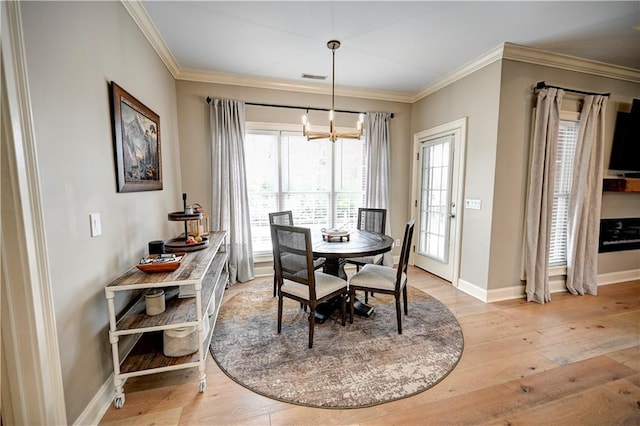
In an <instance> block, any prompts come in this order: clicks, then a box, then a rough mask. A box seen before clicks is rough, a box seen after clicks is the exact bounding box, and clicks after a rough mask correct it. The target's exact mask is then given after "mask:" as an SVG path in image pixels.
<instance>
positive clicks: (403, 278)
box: [349, 219, 415, 334]
mask: <svg viewBox="0 0 640 426" xmlns="http://www.w3.org/2000/svg"><path fill="white" fill-rule="evenodd" d="M414 224H415V220H414V219H411V220H410V221H409V222H407V224H406V226H405V230H404V239H403V241H402V251H401V252H400V260H399V262H398V267H397V268H391V267H389V266H382V265H375V264H368V265H364V266H363V267H362V269H361V270H360V271H359V272H356V274H355V275H353V276H352V277H351V279H350V280H349V299H350V300H349V322H350V323H353V304H354V301H355V293H356V291H357V290H361V291H365V292H366V291H370V292H372V293H373V292H375V293H383V294H392V295H393V296H394V297H395V299H396V318H397V321H398V334H402V314H401V311H400V295H401V294H402V299H403V302H404V314H405V315H407V314H408V313H409V309H408V306H407V267H408V265H409V254H410V247H411V238H412V237H413V226H414Z"/></svg>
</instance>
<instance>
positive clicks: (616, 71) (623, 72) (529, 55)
mask: <svg viewBox="0 0 640 426" xmlns="http://www.w3.org/2000/svg"><path fill="white" fill-rule="evenodd" d="M503 46H504V53H503V59H508V60H512V61H519V62H526V63H530V64H536V65H543V66H546V67H552V68H559V69H563V70H567V71H576V72H580V73H584V74H592V75H596V76H599V77H607V78H613V79H616V80H624V81H630V82H632V83H640V70H637V69H633V68H627V67H622V66H619V65H612V64H608V63H606V62H600V61H594V60H591V59H585V58H578V57H577V56H571V55H565V54H562V53H553V52H549V51H546V50H540V49H534V48H532V47H526V46H521V45H518V44H513V43H504V45H503Z"/></svg>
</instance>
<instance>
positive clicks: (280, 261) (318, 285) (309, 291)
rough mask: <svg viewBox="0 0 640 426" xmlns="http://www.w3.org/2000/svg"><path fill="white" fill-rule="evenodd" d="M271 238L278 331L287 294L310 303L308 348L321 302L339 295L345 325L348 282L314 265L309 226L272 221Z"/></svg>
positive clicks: (306, 304) (310, 345)
mask: <svg viewBox="0 0 640 426" xmlns="http://www.w3.org/2000/svg"><path fill="white" fill-rule="evenodd" d="M271 240H272V241H273V247H274V254H273V257H274V261H275V270H276V282H277V285H278V334H280V332H281V330H282V308H283V303H284V298H285V297H287V298H289V299H293V300H296V301H298V302H300V303H301V304H304V305H305V306H308V307H309V310H310V313H309V348H312V347H313V331H314V327H315V323H316V308H317V306H318V304H319V303H322V302H325V301H328V300H330V299H333V298H336V297H340V298H341V314H342V325H343V326H344V325H345V321H346V296H347V282H346V281H345V280H343V279H341V278H338V277H335V276H333V275H329V274H325V273H324V272H319V271H316V270H315V269H314V264H313V248H312V243H311V230H310V229H309V228H302V227H296V226H286V225H271Z"/></svg>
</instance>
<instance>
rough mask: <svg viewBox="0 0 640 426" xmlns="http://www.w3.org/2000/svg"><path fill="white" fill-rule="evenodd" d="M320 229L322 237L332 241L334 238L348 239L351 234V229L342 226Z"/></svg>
mask: <svg viewBox="0 0 640 426" xmlns="http://www.w3.org/2000/svg"><path fill="white" fill-rule="evenodd" d="M320 231H321V232H322V239H323V240H325V241H332V240H335V239H338V240H339V241H344V240H343V239H344V238H346V239H347V241H349V238H350V235H351V231H349V230H348V229H344V228H322V229H321V230H320Z"/></svg>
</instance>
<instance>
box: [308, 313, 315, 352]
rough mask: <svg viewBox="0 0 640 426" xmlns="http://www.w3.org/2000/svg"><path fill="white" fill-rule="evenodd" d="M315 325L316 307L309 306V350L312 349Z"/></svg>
mask: <svg viewBox="0 0 640 426" xmlns="http://www.w3.org/2000/svg"><path fill="white" fill-rule="evenodd" d="M315 325H316V307H315V306H311V313H310V314H309V349H311V348H312V347H313V329H314V327H315Z"/></svg>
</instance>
